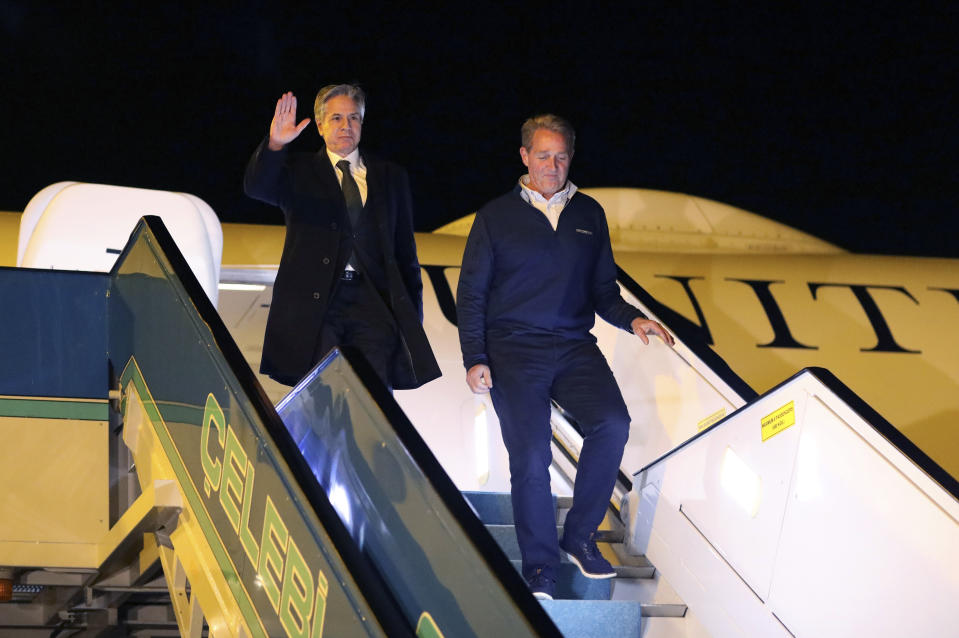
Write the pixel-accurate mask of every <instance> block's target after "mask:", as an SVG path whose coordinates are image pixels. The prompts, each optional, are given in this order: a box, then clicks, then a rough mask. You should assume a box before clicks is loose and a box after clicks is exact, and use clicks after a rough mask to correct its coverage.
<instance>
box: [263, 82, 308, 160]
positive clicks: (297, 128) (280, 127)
mask: <svg viewBox="0 0 959 638" xmlns="http://www.w3.org/2000/svg"><path fill="white" fill-rule="evenodd" d="M309 124H310V120H309V118H307V119H305V120H303V121H302V122H300V123H299V124H297V123H296V96H295V95H293V93H292V92H290V91H288V92H286V93H284V94H283V95H282V96H281V97H280V99H279V100H277V101H276V111H274V112H273V121H272V122H271V123H270V142H269V147H270V150H271V151H278V150H280V149H281V148H283V147H284V146H286V145H287V144H289V143H290V142H292V141H293V140H295V139H296V138H297V136H298V135H299V134H300V133H302V132H303V129H305V128H306V127H307V126H309Z"/></svg>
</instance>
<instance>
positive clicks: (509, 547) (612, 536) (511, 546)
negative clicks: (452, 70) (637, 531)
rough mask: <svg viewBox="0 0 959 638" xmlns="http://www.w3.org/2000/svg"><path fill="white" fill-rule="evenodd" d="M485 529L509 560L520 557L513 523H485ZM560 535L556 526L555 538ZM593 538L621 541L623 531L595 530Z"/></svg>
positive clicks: (562, 555) (614, 541)
mask: <svg viewBox="0 0 959 638" xmlns="http://www.w3.org/2000/svg"><path fill="white" fill-rule="evenodd" d="M486 529H488V530H489V533H490V534H491V535H492V536H493V538H494V539H496V542H497V543H498V544H499V546H500V548H501V549H502V550H503V552H505V553H506V556H507V557H508V558H510V559H511V560H512V559H517V558H520V554H519V544H518V543H517V542H516V528H515V527H514V526H513V525H503V524H486ZM562 535H563V528H562V527H557V528H556V538H561V537H562ZM594 538H596V540H597V541H598V542H600V543H621V542H623V538H624V535H623V532H621V531H619V530H600V531H598V532H596V536H595V537H594ZM560 554H561V557H562V560H564V561H568V560H569V559H568V558H566V553H565V552H560Z"/></svg>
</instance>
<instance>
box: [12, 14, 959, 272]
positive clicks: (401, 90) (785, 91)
mask: <svg viewBox="0 0 959 638" xmlns="http://www.w3.org/2000/svg"><path fill="white" fill-rule="evenodd" d="M631 4H634V3H610V4H609V5H604V4H602V3H585V2H577V3H571V2H565V3H564V2H554V3H550V4H529V3H527V4H520V3H482V2H475V3H470V4H469V5H468V7H469V8H468V9H466V8H464V7H465V6H466V5H458V4H450V5H449V8H446V9H437V10H434V11H430V12H420V11H418V10H414V9H413V8H411V6H410V5H407V4H406V3H401V2H394V3H385V4H379V3H375V2H367V3H358V4H353V5H349V6H344V5H341V4H340V3H337V4H336V5H334V6H330V5H328V4H326V3H322V2H313V3H309V4H307V3H297V2H287V3H278V2H262V3H256V2H251V3H247V4H246V5H245V8H230V7H229V5H228V4H227V3H221V2H216V3H212V4H210V5H209V6H204V7H196V6H189V5H186V6H175V5H174V4H173V3H171V4H170V5H165V4H163V3H142V5H141V4H140V3H137V4H133V3H130V4H123V3H92V2H86V3H76V4H75V5H72V4H71V5H68V8H63V6H61V5H60V4H50V5H47V4H45V3H42V2H11V1H9V0H0V40H2V41H0V47H2V57H3V64H2V70H0V74H2V75H0V77H2V79H3V83H2V86H3V88H4V97H3V99H2V102H0V104H2V109H0V113H2V115H3V124H4V129H5V130H4V133H3V135H2V137H0V139H2V140H3V147H4V149H5V150H6V152H7V160H6V165H5V170H4V176H3V178H2V179H0V209H2V210H22V209H23V207H24V206H25V205H26V203H27V201H29V199H30V197H31V196H32V195H33V194H35V193H36V192H37V191H39V190H40V189H41V188H43V187H44V186H47V185H49V184H51V183H54V182H57V181H62V180H77V181H86V182H100V183H109V184H119V185H124V186H137V187H144V188H157V189H165V190H174V191H185V192H190V193H193V194H195V195H198V196H199V197H201V198H203V199H204V200H206V201H207V202H208V203H209V204H210V205H211V206H212V207H213V209H214V210H215V211H216V212H217V214H218V215H219V216H220V218H221V220H222V221H225V222H230V221H244V222H272V223H280V222H281V216H280V214H279V212H278V211H276V210H275V209H271V208H270V207H268V206H265V205H263V204H260V203H258V202H255V201H253V200H250V199H248V198H246V197H245V196H244V195H243V193H242V186H241V181H242V174H243V169H244V166H245V164H246V161H247V159H248V157H249V155H250V153H251V152H252V150H253V149H254V147H255V146H256V145H257V143H258V142H259V141H260V140H261V139H262V136H264V135H265V134H266V132H267V129H268V126H269V122H270V119H271V117H272V112H273V106H274V104H275V102H276V99H277V97H279V95H280V94H281V93H282V92H283V91H286V90H292V91H294V92H295V93H296V95H297V96H298V98H299V101H300V112H301V117H308V116H310V114H311V109H312V102H313V97H314V95H315V93H316V90H317V89H318V88H319V87H320V86H322V85H324V84H328V83H332V82H339V81H358V82H359V83H360V84H361V85H362V86H364V88H365V89H366V90H367V93H368V105H367V115H366V122H365V124H364V128H363V146H364V147H365V148H366V149H367V150H368V151H372V152H376V153H378V154H380V155H383V156H386V157H388V158H390V159H393V160H395V161H397V162H399V163H400V164H402V165H404V166H405V167H406V168H407V170H408V171H409V173H410V178H411V182H412V186H413V197H414V201H415V205H416V226H417V229H418V230H432V229H433V228H436V227H437V226H439V225H441V224H443V223H445V222H448V221H451V220H453V219H456V218H457V217H460V216H462V215H464V214H466V213H469V212H472V211H474V210H475V209H476V208H478V207H479V206H480V205H481V204H483V203H484V202H485V201H486V200H488V199H490V198H492V197H494V196H496V195H498V194H500V193H502V192H505V191H506V190H507V189H509V188H510V187H512V185H513V184H514V183H515V180H516V178H517V177H518V176H519V175H520V174H521V172H522V168H523V167H522V165H521V163H520V160H519V154H518V152H517V150H518V147H519V127H520V125H521V123H522V121H523V120H524V119H525V118H526V117H528V116H530V115H532V114H534V113H538V112H543V111H552V112H556V113H559V114H561V115H564V116H566V117H567V118H569V119H570V120H571V121H572V122H573V124H574V126H575V127H576V128H577V134H578V139H577V149H576V151H577V152H576V157H575V159H574V162H573V167H572V170H571V173H570V177H571V179H572V180H573V181H574V182H575V183H576V184H577V185H578V186H580V187H590V186H636V187H643V188H655V189H662V190H672V191H679V192H685V193H689V194H693V195H699V196H702V197H707V198H711V199H715V200H719V201H722V202H726V203H729V204H733V205H735V206H739V207H742V208H745V209H747V210H750V211H752V212H756V213H759V214H762V215H765V216H768V217H770V218H773V219H776V220H778V221H781V222H784V223H787V224H790V225H792V226H795V227H797V228H799V229H801V230H804V231H807V232H810V233H812V234H814V235H817V236H820V237H822V238H824V239H826V240H829V241H832V242H834V243H837V244H839V245H841V246H843V247H845V248H847V249H850V250H853V251H856V252H868V253H883V254H904V255H934V256H957V255H959V249H957V248H956V247H955V243H956V231H957V230H959V158H957V155H959V154H957V141H959V121H957V120H959V117H957V113H959V109H957V106H959V105H957V100H956V98H955V91H956V89H957V87H959V73H957V59H959V56H957V54H956V40H957V35H956V34H957V33H959V13H957V9H956V8H955V7H956V6H957V5H955V4H953V5H952V7H953V8H947V5H946V4H942V5H941V7H940V8H938V9H935V8H929V9H926V10H922V11H919V10H917V9H915V8H914V7H919V6H927V7H932V5H929V4H925V5H923V4H915V5H913V4H912V3H895V4H894V3H886V4H884V3H869V4H868V5H865V6H867V7H868V8H864V9H861V10H859V9H849V8H837V7H831V8H825V5H823V7H820V8H815V9H813V8H806V9H789V10H786V9H773V8H770V7H771V6H772V4H771V3H767V8H764V9H760V10H758V11H757V10H755V9H753V10H749V11H747V10H745V9H743V8H739V9H726V10H724V9H720V8H717V7H716V6H715V5H712V6H711V8H709V9H708V10H698V11H693V10H691V9H689V10H685V11H681V10H678V9H673V8H659V7H657V8H655V9H653V8H648V9H625V8H623V6H624V5H631ZM635 4H636V5H640V3H635ZM650 4H651V3H650ZM864 4H865V3H864ZM642 6H647V3H643V5H642ZM687 6H688V5H687ZM743 6H745V4H744V5H743ZM757 6H759V5H757ZM123 7H126V8H123ZM318 145H319V135H318V134H317V133H316V129H315V128H314V127H310V128H309V129H308V130H307V132H305V133H304V134H303V135H301V136H300V139H298V140H297V141H296V142H295V143H294V147H295V148H298V149H300V150H315V149H316V148H317V147H318Z"/></svg>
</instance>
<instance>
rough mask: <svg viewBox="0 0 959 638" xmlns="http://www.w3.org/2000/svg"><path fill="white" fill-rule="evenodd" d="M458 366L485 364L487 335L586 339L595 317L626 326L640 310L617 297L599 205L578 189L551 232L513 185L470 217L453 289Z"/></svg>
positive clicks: (541, 217) (541, 216)
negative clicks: (460, 353) (460, 358)
mask: <svg viewBox="0 0 959 638" xmlns="http://www.w3.org/2000/svg"><path fill="white" fill-rule="evenodd" d="M456 311H457V322H458V323H459V335H460V346H461V348H462V350H463V364H464V365H465V366H466V368H467V369H469V368H471V367H473V366H474V365H476V364H478V363H484V364H488V359H487V356H486V340H487V337H489V338H493V339H495V338H496V336H497V335H503V336H505V335H508V334H516V333H534V334H554V335H558V336H562V337H565V338H570V339H591V340H595V339H594V337H593V336H592V335H591V334H590V332H589V331H590V329H591V328H592V327H593V323H594V316H595V315H596V314H598V315H599V316H600V317H602V318H603V319H605V320H606V321H608V322H609V323H611V324H613V325H614V326H617V327H619V328H622V329H623V330H627V331H628V330H630V326H629V324H630V323H631V322H632V321H633V319H635V318H636V317H644V315H643V314H642V313H641V312H640V311H639V310H638V309H636V308H635V307H633V306H632V305H630V304H628V303H626V302H625V301H623V299H622V297H620V295H619V287H618V286H617V284H616V264H615V263H614V262H613V251H612V248H611V246H610V243H609V228H608V226H607V225H606V214H605V212H603V208H602V206H600V205H599V203H597V202H596V200H594V199H593V198H591V197H589V196H588V195H584V194H582V193H580V192H577V193H576V194H575V195H573V197H572V199H570V201H569V203H568V204H567V205H566V208H565V209H563V213H562V214H561V215H560V217H559V224H558V225H557V228H556V230H555V231H554V230H553V227H552V226H551V225H550V223H549V220H547V219H546V216H545V215H544V214H543V213H541V212H540V211H539V210H537V209H536V208H534V207H533V206H532V205H530V204H528V203H527V202H526V201H525V200H523V198H522V197H521V196H520V187H519V185H517V186H516V188H515V189H513V191H511V192H510V193H507V194H506V195H503V196H502V197H499V198H497V199H494V200H493V201H491V202H489V203H488V204H486V205H485V206H483V208H481V209H480V211H479V213H477V215H476V220H475V221H474V222H473V228H472V230H471V231H470V235H469V239H468V240H467V242H466V252H465V254H464V255H463V268H462V270H461V271H460V279H459V284H458V286H457V290H456Z"/></svg>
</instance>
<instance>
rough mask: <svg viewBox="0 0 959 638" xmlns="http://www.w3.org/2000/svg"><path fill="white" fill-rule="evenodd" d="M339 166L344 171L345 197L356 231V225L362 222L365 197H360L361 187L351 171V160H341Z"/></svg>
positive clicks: (351, 222) (354, 230) (351, 223)
mask: <svg viewBox="0 0 959 638" xmlns="http://www.w3.org/2000/svg"><path fill="white" fill-rule="evenodd" d="M336 166H337V168H339V169H340V170H341V171H343V183H342V188H343V199H345V200H346V212H348V213H349V214H350V226H352V227H353V232H356V225H357V224H358V223H359V222H360V213H361V212H363V199H362V198H361V197H360V188H359V186H357V185H356V180H355V179H353V174H352V173H350V160H345V159H344V160H340V161H339V162H337V163H336Z"/></svg>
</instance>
